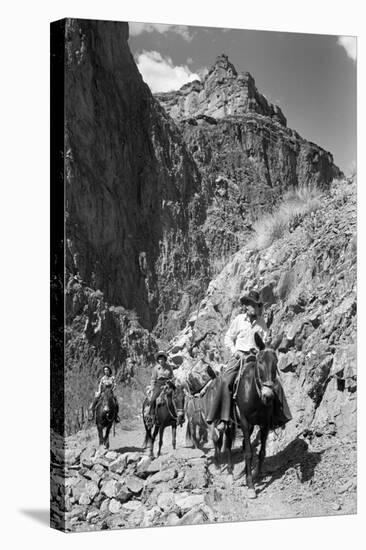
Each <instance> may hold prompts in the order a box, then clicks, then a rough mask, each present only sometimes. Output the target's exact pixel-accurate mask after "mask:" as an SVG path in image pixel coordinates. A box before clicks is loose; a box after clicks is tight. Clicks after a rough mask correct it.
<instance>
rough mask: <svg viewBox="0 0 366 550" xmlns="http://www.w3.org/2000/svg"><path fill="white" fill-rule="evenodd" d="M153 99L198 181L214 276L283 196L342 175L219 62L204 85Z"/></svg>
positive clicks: (244, 77) (251, 85)
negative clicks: (174, 128)
mask: <svg viewBox="0 0 366 550" xmlns="http://www.w3.org/2000/svg"><path fill="white" fill-rule="evenodd" d="M156 97H157V99H158V100H159V102H160V103H161V105H162V106H163V107H164V109H165V110H166V112H167V113H169V115H170V116H171V117H173V118H174V119H175V120H176V121H177V124H178V125H179V127H180V129H181V131H182V134H183V137H184V140H185V142H186V144H187V147H188V149H189V151H190V152H191V153H192V156H193V158H194V160H195V161H196V164H197V166H198V167H199V170H200V172H201V174H202V175H203V176H204V178H203V185H204V189H203V193H204V194H205V196H206V199H207V202H208V205H209V206H208V213H207V219H206V222H205V226H204V234H205V239H206V242H207V244H208V250H209V252H210V265H211V266H213V267H214V271H215V268H216V267H217V266H218V267H221V266H222V265H223V261H225V260H226V259H227V257H228V255H229V254H230V253H233V252H236V251H237V250H238V249H239V248H240V245H241V244H243V242H244V240H245V238H246V237H247V236H248V234H249V233H250V230H251V228H252V223H253V221H254V220H255V219H256V218H257V217H258V216H259V215H260V214H261V213H263V212H265V211H268V210H271V208H272V207H273V205H274V204H275V203H276V202H277V201H278V200H279V198H281V197H282V196H283V194H284V193H285V192H286V191H288V190H289V189H293V188H301V187H314V186H317V187H320V188H322V189H327V188H329V185H330V183H331V182H332V181H333V179H334V178H339V177H341V176H342V174H341V172H340V170H339V169H338V168H337V167H336V166H335V165H334V162H333V157H332V155H331V153H329V152H328V151H325V150H324V149H322V148H321V147H319V146H318V145H316V144H314V143H311V142H309V141H307V140H305V139H303V138H302V137H301V136H300V135H299V134H298V133H297V132H296V131H295V130H292V129H290V128H288V127H287V122H286V118H285V116H284V114H283V113H282V111H281V109H280V108H279V107H278V106H277V105H273V104H271V103H270V102H269V101H268V100H267V99H266V98H265V96H264V95H262V94H261V93H259V91H258V90H257V88H256V85H255V81H254V78H253V77H252V76H251V75H250V74H249V73H248V72H237V70H236V69H235V67H234V66H233V65H232V63H230V61H229V60H228V57H227V56H226V55H220V56H219V57H217V59H216V61H215V63H214V65H213V66H212V67H211V69H210V71H209V72H208V74H207V75H206V77H205V78H204V80H203V82H199V81H195V82H192V83H188V84H186V85H185V86H183V87H182V88H181V89H180V90H178V91H176V92H169V93H161V94H156ZM218 226H219V227H218ZM216 272H217V270H216Z"/></svg>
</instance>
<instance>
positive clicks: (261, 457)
mask: <svg viewBox="0 0 366 550" xmlns="http://www.w3.org/2000/svg"><path fill="white" fill-rule="evenodd" d="M268 432H269V429H268V427H267V426H265V427H263V426H262V427H261V430H260V436H261V448H260V451H259V456H258V464H257V467H256V468H255V469H254V472H253V476H254V479H255V478H257V477H259V476H260V475H261V474H262V467H263V462H264V459H265V457H266V442H267V437H268Z"/></svg>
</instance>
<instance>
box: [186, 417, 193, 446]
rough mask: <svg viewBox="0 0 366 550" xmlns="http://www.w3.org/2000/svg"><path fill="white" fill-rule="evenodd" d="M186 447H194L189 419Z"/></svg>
mask: <svg viewBox="0 0 366 550" xmlns="http://www.w3.org/2000/svg"><path fill="white" fill-rule="evenodd" d="M186 445H187V447H188V446H192V445H193V437H192V432H191V422H190V420H189V419H188V420H187V429H186Z"/></svg>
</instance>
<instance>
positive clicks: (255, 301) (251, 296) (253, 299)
mask: <svg viewBox="0 0 366 550" xmlns="http://www.w3.org/2000/svg"><path fill="white" fill-rule="evenodd" d="M240 303H241V305H242V306H254V307H261V306H262V305H263V302H262V301H261V299H260V296H259V293H258V292H257V291H256V290H251V291H250V292H248V294H244V296H242V297H241V298H240Z"/></svg>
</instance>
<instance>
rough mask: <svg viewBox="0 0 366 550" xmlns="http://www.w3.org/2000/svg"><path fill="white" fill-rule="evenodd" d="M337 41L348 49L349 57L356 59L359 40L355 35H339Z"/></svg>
mask: <svg viewBox="0 0 366 550" xmlns="http://www.w3.org/2000/svg"><path fill="white" fill-rule="evenodd" d="M337 43H338V44H339V45H340V46H343V48H344V49H345V50H346V52H347V55H348V57H350V58H351V59H353V61H356V57H357V40H356V37H354V36H338V40H337Z"/></svg>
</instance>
